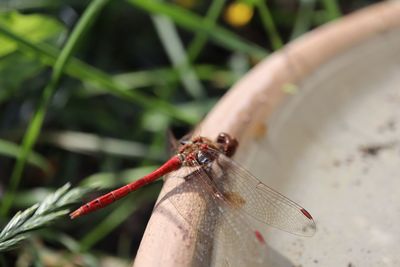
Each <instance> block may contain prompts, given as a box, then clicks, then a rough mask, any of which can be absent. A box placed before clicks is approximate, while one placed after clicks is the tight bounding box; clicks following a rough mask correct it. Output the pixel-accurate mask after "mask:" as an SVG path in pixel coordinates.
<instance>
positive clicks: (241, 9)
mask: <svg viewBox="0 0 400 267" xmlns="http://www.w3.org/2000/svg"><path fill="white" fill-rule="evenodd" d="M253 13H254V11H253V7H252V6H250V5H248V4H245V3H242V2H234V3H232V4H230V5H229V6H228V8H227V9H226V10H225V20H226V22H227V23H229V24H230V25H232V26H234V27H241V26H244V25H246V24H247V23H248V22H249V21H250V19H251V18H252V17H253Z"/></svg>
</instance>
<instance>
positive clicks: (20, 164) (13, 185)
mask: <svg viewBox="0 0 400 267" xmlns="http://www.w3.org/2000/svg"><path fill="white" fill-rule="evenodd" d="M108 1H110V0H94V1H92V2H91V3H90V4H89V6H88V7H87V8H86V10H85V12H84V13H83V15H82V17H81V19H80V20H79V21H78V23H77V25H76V27H75V29H74V30H73V31H72V33H71V36H70V38H69V39H68V41H67V43H66V44H65V46H64V48H63V49H62V50H61V53H60V55H59V57H58V58H57V60H56V62H55V64H54V68H53V72H52V75H51V77H50V82H49V83H48V84H47V86H46V87H45V89H44V90H43V94H42V98H41V100H40V102H39V105H38V108H37V110H36V112H35V114H34V115H33V118H32V120H31V122H30V123H29V126H28V129H27V131H26V134H25V136H24V138H23V141H22V151H21V154H20V155H19V157H18V159H17V162H16V164H15V166H14V169H13V172H12V174H11V179H10V184H9V187H8V189H7V191H6V193H5V195H4V199H3V204H2V206H1V210H0V214H1V215H2V216H4V217H6V216H7V214H8V211H9V210H10V208H11V206H12V203H13V201H14V196H15V192H16V190H17V188H18V186H19V183H20V181H21V177H22V173H23V170H24V167H25V163H26V159H27V157H28V156H29V155H30V153H31V151H32V148H33V146H34V145H35V143H36V140H37V138H38V136H39V134H40V130H41V128H42V124H43V120H44V117H45V114H46V110H47V107H48V104H49V102H50V99H51V96H52V95H53V93H54V91H55V89H56V87H57V85H58V83H59V80H60V78H61V75H62V73H63V69H64V67H65V66H66V64H67V62H68V60H69V58H70V57H71V55H72V53H73V51H74V49H75V47H76V46H77V44H78V42H79V40H80V38H81V37H83V36H84V34H85V32H86V31H87V30H88V28H89V27H90V26H91V25H92V24H93V22H94V20H95V18H96V17H97V15H98V14H99V12H100V11H101V10H102V8H103V7H104V6H105V4H106V3H107V2H108Z"/></svg>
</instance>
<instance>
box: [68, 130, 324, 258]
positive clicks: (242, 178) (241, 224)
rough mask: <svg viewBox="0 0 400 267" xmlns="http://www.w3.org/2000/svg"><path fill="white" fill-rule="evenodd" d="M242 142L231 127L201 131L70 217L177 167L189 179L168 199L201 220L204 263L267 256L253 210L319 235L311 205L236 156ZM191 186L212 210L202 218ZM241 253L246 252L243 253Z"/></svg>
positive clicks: (290, 228)
mask: <svg viewBox="0 0 400 267" xmlns="http://www.w3.org/2000/svg"><path fill="white" fill-rule="evenodd" d="M237 146H238V142H237V141H236V139H234V138H232V137H231V136H230V135H228V134H226V133H220V134H219V135H218V137H217V139H216V141H215V142H213V141H211V140H210V139H208V138H205V137H200V136H198V137H194V138H192V139H191V140H184V141H181V144H180V147H179V148H178V151H177V152H178V153H177V154H176V155H174V156H173V157H171V158H170V159H169V160H168V161H167V162H165V163H164V164H163V165H162V166H161V167H160V168H158V169H157V170H155V171H153V172H152V173H150V174H148V175H146V176H144V177H143V178H141V179H139V180H137V181H135V182H132V183H130V184H128V185H125V186H123V187H121V188H119V189H116V190H114V191H111V192H109V193H108V194H105V195H103V196H100V197H98V198H96V199H95V200H93V201H91V202H89V203H87V204H85V205H83V206H81V207H80V208H79V209H77V210H75V211H74V212H72V213H71V214H70V217H71V218H72V219H75V218H77V217H79V216H82V215H84V214H87V213H90V212H92V211H95V210H97V209H100V208H103V207H105V206H107V205H109V204H111V203H112V202H114V201H116V200H118V199H120V198H122V197H124V196H126V195H127V194H129V193H130V192H132V191H135V190H136V189H138V188H140V187H142V186H144V185H146V184H149V183H151V182H153V181H155V180H156V179H158V178H160V177H162V176H164V175H166V174H170V173H171V175H174V176H178V177H182V178H183V179H184V182H183V183H181V184H180V185H179V186H178V187H177V188H176V191H175V192H174V194H173V195H170V194H169V195H170V196H171V197H169V198H168V199H169V200H170V201H171V202H172V204H173V205H174V206H175V208H176V209H177V210H178V212H179V214H181V215H182V217H183V218H184V219H185V220H186V221H187V222H188V223H189V225H197V226H196V227H197V228H198V229H197V230H198V231H199V232H200V233H201V235H202V238H201V239H200V241H199V244H197V245H196V256H197V260H200V261H202V265H203V266H205V265H210V264H211V263H213V264H215V266H256V265H257V264H260V263H262V262H263V260H264V255H265V251H266V249H265V241H264V238H263V236H262V235H261V233H260V232H259V231H258V230H255V229H254V228H253V227H252V224H251V222H250V220H249V218H248V217H249V216H250V217H253V218H255V219H256V220H258V221H261V222H263V223H265V224H268V225H270V226H273V227H275V228H279V229H281V230H284V231H287V232H290V233H293V234H296V235H301V236H311V235H313V234H314V233H315V230H316V227H315V223H314V220H313V218H312V216H311V215H310V213H309V212H308V211H306V210H305V209H304V208H302V207H301V206H300V205H298V204H296V203H295V202H293V201H291V200H290V199H288V198H286V197H285V196H283V195H281V194H280V193H278V192H276V191H275V190H273V189H271V188H270V187H268V186H267V185H265V184H263V183H262V182H261V181H259V180H258V179H257V178H255V177H254V176H253V175H251V174H250V173H249V172H248V171H246V170H245V169H244V168H243V167H241V166H239V164H238V163H236V162H234V161H233V160H232V159H231V158H230V157H231V156H233V154H234V153H235V150H236V148H237ZM185 192H196V193H197V194H199V196H201V197H202V199H203V200H204V201H205V202H206V207H207V214H208V216H204V217H205V218H203V220H202V221H201V222H200V224H198V223H197V224H196V223H195V222H192V220H194V218H193V216H190V214H192V213H193V212H196V208H198V207H196V205H187V204H185V203H184V196H183V195H184V193H185ZM188 206H189V207H188ZM188 209H189V210H188ZM216 236H218V238H215V237H216ZM210 240H213V242H214V244H213V245H212V246H211V247H213V250H218V253H220V254H219V255H221V253H222V255H224V256H223V257H216V256H213V254H215V252H210V251H209V250H210V245H209V244H210ZM215 242H217V243H215ZM239 252H241V253H240V254H238V253H239ZM243 252H245V253H243ZM238 255H244V256H243V257H241V258H240V259H238ZM205 258H209V260H208V262H207V263H204V261H205ZM230 259H235V260H234V261H231V260H230Z"/></svg>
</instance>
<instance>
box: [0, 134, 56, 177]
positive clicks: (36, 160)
mask: <svg viewBox="0 0 400 267" xmlns="http://www.w3.org/2000/svg"><path fill="white" fill-rule="evenodd" d="M21 151H22V149H21V148H20V147H19V146H18V145H17V144H14V143H13V142H9V141H6V140H2V139H0V155H3V156H7V157H12V158H18V155H19V154H20V153H21ZM27 161H28V163H29V164H32V165H34V166H36V167H38V168H40V169H42V170H43V171H44V172H46V173H47V174H48V173H50V171H51V169H50V165H49V163H48V162H47V160H46V159H45V158H44V157H42V156H41V155H39V154H38V153H35V152H31V154H30V155H29V156H28V159H27Z"/></svg>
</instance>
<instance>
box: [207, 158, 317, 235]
mask: <svg viewBox="0 0 400 267" xmlns="http://www.w3.org/2000/svg"><path fill="white" fill-rule="evenodd" d="M213 153H215V154H216V155H215V156H216V157H217V158H216V160H214V161H213V163H212V165H211V166H210V167H209V168H206V169H204V170H205V171H206V172H207V173H208V176H210V177H212V180H213V183H214V186H215V187H216V188H217V190H218V191H219V192H220V193H221V194H222V196H223V198H224V199H225V200H226V202H227V203H229V204H230V205H231V206H234V207H237V208H238V210H241V211H243V212H245V213H247V214H248V215H250V216H252V217H254V218H255V219H257V220H259V221H261V222H264V223H266V224H269V225H271V226H273V227H276V228H278V229H281V230H283V231H287V232H290V233H293V234H297V235H302V236H311V235H313V234H314V233H315V230H316V226H315V223H314V220H313V218H312V217H311V215H310V214H309V213H308V212H307V211H306V210H305V209H304V208H302V207H301V206H300V205H298V204H296V203H295V202H293V201H292V200H290V199H288V198H286V197H285V196H283V195H281V194H280V193H278V192H276V191H275V190H273V189H272V188H270V187H268V186H267V185H265V184H263V183H262V182H261V181H259V180H258V179H257V178H255V177H254V176H253V175H252V174H250V173H249V172H248V171H246V170H245V169H244V168H243V167H241V166H240V165H239V164H238V163H236V162H234V161H233V160H232V159H230V158H228V157H226V156H225V155H224V154H222V153H220V152H218V151H213Z"/></svg>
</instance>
